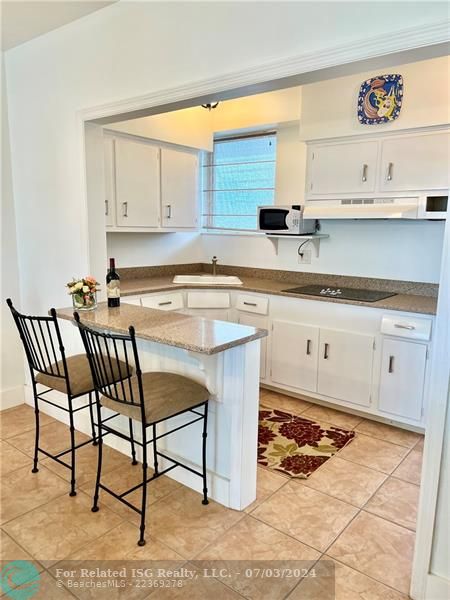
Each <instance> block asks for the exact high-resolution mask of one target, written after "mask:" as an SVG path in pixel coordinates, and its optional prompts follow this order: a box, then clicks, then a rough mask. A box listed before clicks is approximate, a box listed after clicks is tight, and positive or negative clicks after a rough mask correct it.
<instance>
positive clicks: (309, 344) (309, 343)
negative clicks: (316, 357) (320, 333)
mask: <svg viewBox="0 0 450 600" xmlns="http://www.w3.org/2000/svg"><path fill="white" fill-rule="evenodd" d="M306 354H307V355H308V356H309V355H310V354H311V340H306Z"/></svg>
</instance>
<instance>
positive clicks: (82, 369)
mask: <svg viewBox="0 0 450 600" xmlns="http://www.w3.org/2000/svg"><path fill="white" fill-rule="evenodd" d="M6 302H7V304H8V306H9V308H10V309H11V313H12V316H13V318H14V321H15V323H16V325H17V329H18V330H19V335H20V339H21V340H22V343H23V347H24V350H25V354H26V357H27V361H28V366H29V368H30V375H31V381H32V386H33V396H34V413H35V420H36V431H35V444H34V459H33V469H32V472H33V473H37V472H38V471H39V469H38V454H39V452H41V453H42V454H44V455H45V456H48V457H50V458H52V459H53V460H55V461H56V462H58V463H59V464H61V465H63V466H65V467H67V468H68V469H70V470H71V480H70V494H69V495H70V496H76V491H75V484H76V477H75V471H76V469H75V467H76V461H75V451H76V450H77V449H78V448H81V447H82V446H86V445H87V444H89V443H90V442H92V443H93V444H94V445H97V436H96V434H95V425H96V424H95V422H94V414H93V404H94V399H93V393H94V392H95V388H94V383H93V381H92V374H91V369H90V366H89V361H88V359H87V357H86V355H85V354H76V355H74V356H66V353H65V350H64V345H63V340H62V336H61V332H60V329H59V325H58V320H57V318H56V311H55V309H54V308H52V309H50V316H45V317H36V316H27V315H23V314H21V313H19V312H18V311H17V310H16V309H15V308H14V306H13V303H12V301H11V299H10V298H8V299H7V301H6ZM127 374H128V375H127ZM132 374H133V371H132V370H127V365H126V364H125V363H120V364H119V362H118V361H116V362H113V363H112V371H111V374H110V377H111V378H112V379H114V380H115V381H117V380H118V379H119V378H120V377H130V376H131V375H132ZM37 384H40V385H43V386H44V387H46V388H48V389H46V390H44V391H43V392H38V389H37ZM52 390H56V391H58V392H62V393H64V394H66V396H67V405H68V407H67V408H66V407H65V406H61V405H59V404H57V403H56V402H52V401H51V400H49V399H48V398H44V395H45V394H48V393H49V392H51V391H52ZM85 395H87V396H88V398H89V399H88V403H87V404H84V405H83V406H79V407H77V408H73V400H75V399H76V398H80V397H81V396H85ZM39 400H41V401H42V402H46V403H47V404H51V405H52V406H54V407H56V408H58V409H60V410H63V411H64V412H66V413H68V414H69V431H70V448H68V449H67V450H63V451H62V452H59V453H58V454H51V453H50V452H47V450H44V449H43V448H40V447H39V402H38V401H39ZM85 408H88V409H89V413H90V420H91V428H92V437H91V438H89V439H88V440H87V441H85V442H82V443H80V444H75V427H74V416H75V413H77V412H79V411H81V410H84V409H85ZM118 415H119V413H116V414H115V415H113V417H116V416H118ZM113 417H110V418H113ZM130 425H131V419H130ZM130 442H131V450H132V457H133V464H137V461H136V451H135V446H134V440H133V436H132V435H131V437H130ZM69 453H70V464H69V463H67V462H65V461H64V460H62V457H63V456H65V455H66V454H69Z"/></svg>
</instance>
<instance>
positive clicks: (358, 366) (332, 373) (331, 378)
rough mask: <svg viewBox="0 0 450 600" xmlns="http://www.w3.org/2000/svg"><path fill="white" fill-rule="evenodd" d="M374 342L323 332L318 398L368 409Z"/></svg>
mask: <svg viewBox="0 0 450 600" xmlns="http://www.w3.org/2000/svg"><path fill="white" fill-rule="evenodd" d="M373 345H374V338H373V336H370V335H364V334H359V333H353V332H349V331H336V330H333V329H321V330H320V349H319V376H318V385H317V391H318V392H319V394H323V395H324V396H329V397H330V398H338V399H340V400H345V401H346V402H352V403H353V404H360V405H361V406H369V404H370V391H371V386H372V364H373V353H374V348H373Z"/></svg>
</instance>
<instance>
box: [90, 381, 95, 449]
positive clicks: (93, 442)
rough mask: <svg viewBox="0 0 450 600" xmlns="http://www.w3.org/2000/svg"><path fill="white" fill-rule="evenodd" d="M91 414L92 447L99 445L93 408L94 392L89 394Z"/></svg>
mask: <svg viewBox="0 0 450 600" xmlns="http://www.w3.org/2000/svg"><path fill="white" fill-rule="evenodd" d="M89 414H90V416H91V429H92V445H93V446H96V445H97V438H96V436H95V425H94V410H93V408H92V392H89Z"/></svg>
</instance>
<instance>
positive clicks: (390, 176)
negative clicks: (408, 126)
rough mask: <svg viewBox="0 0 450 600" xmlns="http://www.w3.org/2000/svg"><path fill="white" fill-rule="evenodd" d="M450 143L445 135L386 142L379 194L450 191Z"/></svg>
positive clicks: (383, 147)
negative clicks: (383, 192) (447, 189)
mask: <svg viewBox="0 0 450 600" xmlns="http://www.w3.org/2000/svg"><path fill="white" fill-rule="evenodd" d="M449 142H450V139H449V134H448V133H446V132H438V133H433V134H420V135H405V136H404V137H398V138H397V137H395V138H392V139H386V140H384V141H383V143H382V150H381V184H380V190H382V191H385V192H387V191H399V192H400V191H405V192H408V191H412V192H413V191H416V190H440V189H446V188H448V187H449V184H450V182H449V162H448V161H449Z"/></svg>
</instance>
